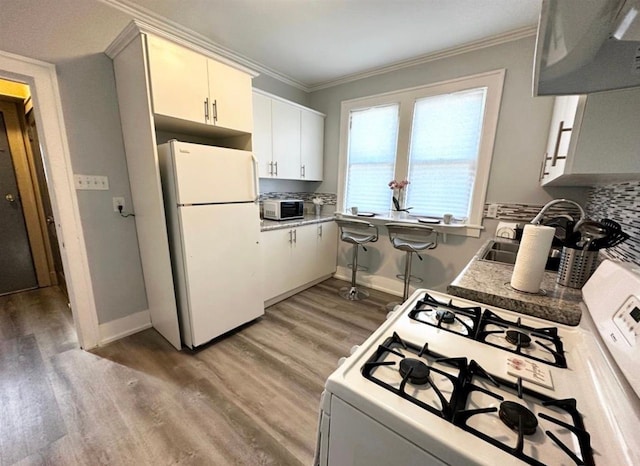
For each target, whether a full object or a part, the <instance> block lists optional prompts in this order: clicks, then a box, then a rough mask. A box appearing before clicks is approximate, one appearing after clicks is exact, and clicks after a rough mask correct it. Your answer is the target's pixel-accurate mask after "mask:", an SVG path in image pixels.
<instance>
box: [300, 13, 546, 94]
mask: <svg viewBox="0 0 640 466" xmlns="http://www.w3.org/2000/svg"><path fill="white" fill-rule="evenodd" d="M536 32H537V26H526V27H523V28H519V29H514V30H512V31H508V32H505V33H503V34H498V35H495V36H491V37H487V38H485V39H480V40H477V41H474V42H468V43H466V44H464V45H460V46H457V47H452V48H449V49H445V50H441V51H438V52H433V53H429V54H426V55H422V56H419V57H416V58H411V59H409V60H404V61H401V62H397V63H394V64H392V65H387V66H382V67H379V68H373V69H370V70H367V71H363V72H360V73H354V74H350V75H347V76H343V77H342V78H338V79H333V80H330V81H325V82H321V83H317V84H313V85H309V86H308V91H307V92H315V91H320V90H323V89H328V88H330V87H334V86H339V85H341V84H346V83H349V82H353V81H357V80H359V79H364V78H369V77H372V76H377V75H381V74H385V73H389V72H392V71H398V70H401V69H404V68H411V67H412V66H417V65H422V64H424V63H428V62H431V61H435V60H441V59H443V58H449V57H453V56H456V55H461V54H463V53H468V52H473V51H475V50H480V49H483V48H487V47H492V46H495V45H500V44H504V43H507V42H512V41H515V40H519V39H524V38H525V37H530V36H533V35H535V34H536Z"/></svg>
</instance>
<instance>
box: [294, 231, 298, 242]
mask: <svg viewBox="0 0 640 466" xmlns="http://www.w3.org/2000/svg"><path fill="white" fill-rule="evenodd" d="M293 242H294V243H297V242H298V230H293Z"/></svg>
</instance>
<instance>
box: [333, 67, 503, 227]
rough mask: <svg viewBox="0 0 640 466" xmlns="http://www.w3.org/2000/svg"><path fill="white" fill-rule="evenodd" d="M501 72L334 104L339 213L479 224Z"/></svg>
mask: <svg viewBox="0 0 640 466" xmlns="http://www.w3.org/2000/svg"><path fill="white" fill-rule="evenodd" d="M503 81H504V70H498V71H494V72H489V73H484V74H481V75H475V76H471V77H467V78H461V79H456V80H452V81H447V82H444V83H438V84H434V85H429V86H423V87H420V88H414V89H408V90H403V91H397V92H393V93H389V94H383V95H378V96H372V97H367V98H362V99H355V100H350V101H345V102H343V103H342V133H341V163H340V170H341V175H340V181H341V184H340V189H339V190H340V193H339V194H340V199H341V200H342V202H343V204H342V206H340V207H350V206H358V208H359V209H360V210H362V211H365V210H366V211H372V212H378V213H385V212H388V211H389V210H391V209H392V202H391V197H392V192H391V190H390V189H389V188H388V182H389V181H390V180H392V179H396V180H403V179H408V180H409V181H410V184H409V186H408V188H407V193H406V199H407V200H406V205H407V206H410V207H412V210H411V213H412V214H414V215H423V216H435V217H441V216H442V215H443V214H445V213H449V214H453V215H454V217H456V218H467V219H468V223H469V224H475V225H479V224H480V223H481V220H482V209H483V206H484V199H485V192H486V186H487V182H488V177H489V168H490V165H491V155H492V153H493V141H494V138H495V129H496V126H497V118H498V111H499V107H500V97H501V93H502V83H503Z"/></svg>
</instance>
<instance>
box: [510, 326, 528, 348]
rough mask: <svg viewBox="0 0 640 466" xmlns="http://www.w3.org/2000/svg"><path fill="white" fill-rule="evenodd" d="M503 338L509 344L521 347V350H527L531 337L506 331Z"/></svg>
mask: <svg viewBox="0 0 640 466" xmlns="http://www.w3.org/2000/svg"><path fill="white" fill-rule="evenodd" d="M504 338H505V339H506V340H507V341H508V342H509V343H511V344H513V345H518V346H521V347H522V348H528V347H529V346H531V337H529V335H527V334H526V333H522V332H518V331H517V330H507V331H506V335H505V337H504Z"/></svg>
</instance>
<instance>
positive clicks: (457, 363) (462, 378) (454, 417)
mask: <svg viewBox="0 0 640 466" xmlns="http://www.w3.org/2000/svg"><path fill="white" fill-rule="evenodd" d="M389 353H393V354H395V355H396V356H400V357H401V358H405V357H407V356H406V355H405V353H407V354H408V355H410V356H411V358H414V357H417V358H419V359H420V358H422V359H423V360H424V361H425V362H430V361H432V362H433V363H439V364H445V365H447V366H450V367H453V368H455V369H456V370H457V376H455V375H452V374H450V373H448V372H444V371H442V370H440V369H438V368H437V367H434V366H433V364H430V365H429V367H430V370H431V371H434V372H436V373H437V374H440V375H443V376H445V377H446V378H447V379H448V380H449V381H450V382H451V384H452V387H453V390H452V393H451V396H450V397H449V399H447V398H446V397H445V396H444V395H443V394H442V393H441V392H440V390H439V389H438V388H437V387H436V386H435V385H433V384H431V387H432V388H433V389H434V391H435V393H436V395H437V397H438V398H439V400H440V402H441V405H442V409H437V408H436V407H434V406H431V405H429V404H427V403H424V402H422V401H421V400H419V399H417V398H414V397H413V396H411V395H410V394H409V393H407V392H406V390H405V387H406V384H407V383H408V380H409V377H410V374H411V370H409V371H408V373H405V375H404V376H402V375H401V374H400V371H399V367H398V373H399V375H400V377H401V378H402V381H401V383H400V384H399V386H398V387H394V386H393V385H391V384H389V383H387V382H385V381H383V380H381V379H379V378H378V377H376V375H375V369H376V368H377V367H380V366H395V365H396V362H395V361H385V357H386V356H387V355H388V354H389ZM425 356H427V357H428V358H430V359H428V358H427V357H425ZM398 366H399V364H398ZM361 372H362V374H363V376H364V377H365V378H367V379H368V380H370V381H372V382H374V383H375V384H377V385H379V386H381V387H384V388H385V389H387V390H390V391H391V392H393V393H395V394H396V395H398V396H400V397H402V398H404V399H405V400H408V401H410V402H412V403H414V404H415V405H417V406H420V407H421V408H423V409H426V410H427V411H429V412H431V413H432V414H435V415H436V416H439V417H441V418H443V419H445V420H446V421H448V422H451V423H452V424H454V425H456V426H458V427H459V428H461V429H463V430H465V431H466V432H469V433H471V434H473V435H475V436H477V437H478V438H481V439H482V440H484V441H486V442H488V443H490V444H491V445H494V446H495V447H497V448H500V449H501V450H503V451H505V452H507V453H509V454H511V455H513V456H514V457H516V458H518V459H520V460H522V461H523V462H525V463H527V464H529V465H532V466H547V465H545V464H544V463H542V462H540V461H539V460H537V459H535V458H532V457H530V456H528V455H527V454H526V453H525V452H524V445H525V441H526V440H525V434H524V433H523V432H524V428H523V427H524V426H523V425H519V428H518V431H517V432H518V434H517V435H518V438H517V442H516V445H515V446H510V445H507V444H506V443H504V442H501V441H500V440H498V439H496V438H493V437H491V436H489V435H487V434H485V433H483V432H481V431H479V430H477V429H476V428H474V427H472V426H470V425H469V424H468V421H469V420H470V419H471V418H472V417H474V416H478V415H482V414H487V413H495V412H497V411H498V409H497V408H495V407H487V408H482V407H480V408H477V409H466V405H467V401H468V399H469V397H470V395H471V393H472V392H473V391H480V392H482V393H484V394H487V395H489V396H491V397H493V398H495V399H497V400H499V401H504V397H502V396H501V395H499V394H497V393H494V392H492V391H491V390H489V389H486V388H483V387H481V386H479V385H477V384H475V383H474V379H475V378H480V379H484V380H487V381H488V382H489V383H490V384H491V385H493V386H495V387H504V388H507V389H509V390H511V391H512V392H514V393H516V394H517V396H518V397H519V398H523V397H525V396H526V397H527V398H528V399H529V400H534V401H536V402H537V403H539V404H540V405H541V406H553V407H556V408H558V409H562V410H564V411H565V412H567V413H568V414H569V415H570V417H571V419H572V423H573V424H568V423H566V422H564V421H561V420H559V419H554V418H552V417H551V416H548V415H546V414H545V413H538V417H539V418H541V419H544V420H546V421H548V422H552V423H555V424H557V425H559V426H560V427H562V428H564V429H567V430H568V431H570V432H571V433H573V435H575V436H576V438H577V439H578V445H579V449H580V452H579V453H580V455H581V456H582V459H581V458H580V457H578V456H577V454H576V453H575V452H574V451H572V450H571V449H570V448H569V447H568V446H566V445H565V444H564V443H563V442H562V441H561V440H560V439H558V438H557V437H556V436H555V435H554V434H553V433H552V432H550V431H549V430H546V431H544V433H545V435H547V436H548V437H549V438H550V439H551V440H552V441H553V442H554V443H555V444H556V445H558V447H559V448H560V449H561V450H563V451H564V452H565V454H566V455H567V456H568V457H569V458H570V459H571V460H572V461H573V462H574V463H575V464H576V465H586V466H594V465H595V463H594V458H593V450H592V448H591V440H590V436H589V433H588V432H587V431H586V430H585V427H584V423H583V421H582V415H581V414H580V412H579V411H578V410H577V406H576V401H575V400H574V399H566V400H556V399H553V398H551V397H548V396H545V395H542V394H540V393H538V392H536V391H534V390H531V389H529V388H528V387H525V386H524V384H523V381H522V379H520V378H518V379H517V381H516V382H513V381H509V380H506V379H502V378H499V377H494V376H492V375H491V374H489V373H487V372H486V371H485V370H484V369H483V368H482V367H481V366H480V365H479V364H478V363H477V362H476V361H474V360H471V361H467V358H447V357H444V356H443V355H441V354H438V353H434V352H432V351H430V350H429V349H428V343H426V344H425V345H424V346H423V347H422V348H420V347H418V346H416V345H413V344H411V343H410V342H407V341H404V340H403V339H402V338H401V337H400V336H399V335H398V334H397V333H395V332H394V333H393V335H392V336H391V337H389V338H387V339H386V340H385V341H384V342H383V344H382V345H380V346H379V347H378V348H377V349H376V351H375V353H374V354H373V355H372V356H371V357H370V358H369V359H368V360H367V362H366V363H365V364H364V365H363V367H362V369H361ZM518 422H519V423H520V424H522V422H523V421H522V419H519V421H518Z"/></svg>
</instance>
